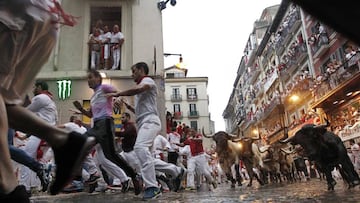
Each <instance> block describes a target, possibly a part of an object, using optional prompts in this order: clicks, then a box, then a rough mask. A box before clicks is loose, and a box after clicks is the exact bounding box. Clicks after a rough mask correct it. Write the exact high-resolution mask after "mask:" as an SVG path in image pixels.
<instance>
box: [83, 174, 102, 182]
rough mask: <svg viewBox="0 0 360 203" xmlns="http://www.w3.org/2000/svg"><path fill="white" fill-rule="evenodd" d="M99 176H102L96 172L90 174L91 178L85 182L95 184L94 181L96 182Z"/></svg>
mask: <svg viewBox="0 0 360 203" xmlns="http://www.w3.org/2000/svg"><path fill="white" fill-rule="evenodd" d="M99 178H100V176H99V175H97V174H96V173H93V174H91V175H90V178H89V179H88V180H86V181H85V184H93V183H95V182H96V181H97V180H98V179H99Z"/></svg>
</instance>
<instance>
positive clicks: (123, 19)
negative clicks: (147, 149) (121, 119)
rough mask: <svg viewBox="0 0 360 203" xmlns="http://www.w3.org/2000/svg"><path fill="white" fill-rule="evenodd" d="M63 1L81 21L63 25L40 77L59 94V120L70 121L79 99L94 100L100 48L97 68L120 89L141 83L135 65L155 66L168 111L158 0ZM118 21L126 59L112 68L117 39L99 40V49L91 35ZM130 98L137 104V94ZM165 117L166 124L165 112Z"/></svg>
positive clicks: (122, 57) (161, 100)
mask: <svg viewBox="0 0 360 203" xmlns="http://www.w3.org/2000/svg"><path fill="white" fill-rule="evenodd" d="M61 3H62V7H63V8H64V10H66V11H67V12H68V13H70V14H72V15H73V16H76V20H77V24H76V25H75V26H74V27H67V26H61V27H59V39H58V41H57V44H56V47H55V49H54V51H53V53H52V55H51V57H50V58H49V60H48V62H47V63H46V64H45V65H44V67H43V69H42V70H41V72H40V73H39V74H38V76H37V79H41V80H45V81H47V82H48V83H49V87H50V91H51V92H52V93H54V95H56V96H55V101H56V104H57V106H58V110H59V123H63V122H67V121H68V119H69V117H70V116H71V114H72V112H70V111H69V109H70V108H73V105H72V102H73V101H75V100H79V101H82V102H83V104H84V105H85V106H86V105H88V102H89V100H90V97H91V95H92V90H91V89H90V88H89V87H88V84H87V77H86V75H87V71H88V70H89V69H90V68H92V67H91V60H92V53H93V51H94V50H96V51H98V52H97V53H96V54H98V56H99V58H98V62H97V64H96V67H95V68H96V69H98V70H99V71H100V72H102V73H103V75H104V80H103V82H104V83H107V84H111V85H114V86H115V87H117V88H118V89H119V90H124V89H127V88H130V87H132V86H133V85H134V84H135V83H134V81H133V80H132V78H131V66H132V65H133V64H135V63H137V62H140V61H143V62H146V63H147V64H148V65H149V68H150V71H149V75H150V76H151V77H153V78H154V79H155V81H156V82H157V84H158V86H159V98H158V106H159V112H164V109H165V100H164V81H163V78H162V76H161V73H162V71H163V66H164V63H163V34H162V17H161V11H160V10H159V9H158V7H157V4H158V1H157V0H146V1H139V0H79V1H71V0H63V1H61ZM115 25H117V26H118V27H119V30H120V32H121V33H122V34H123V37H124V43H123V44H122V46H121V47H120V55H119V57H120V64H119V66H117V67H116V70H112V69H111V68H110V67H111V64H113V63H114V61H115V59H114V58H113V56H115V54H113V51H111V50H112V48H113V46H114V45H116V44H115V43H113V42H104V41H102V43H98V44H96V45H97V46H98V48H96V49H93V48H94V46H93V45H95V43H94V41H91V40H90V37H91V36H94V33H95V31H94V30H95V29H96V30H98V31H100V34H105V32H106V30H107V28H105V27H106V26H107V27H108V28H109V29H110V30H113V27H114V26H115ZM106 47H107V48H106ZM105 53H108V54H105ZM106 55H108V57H106ZM109 64H110V65H109ZM127 99H128V101H129V102H130V103H132V104H133V98H132V97H129V98H127ZM114 115H115V117H116V115H117V116H119V112H118V111H114ZM160 116H161V119H162V121H163V123H164V126H165V115H160ZM116 118H117V117H116ZM83 119H84V120H85V121H88V120H86V118H83ZM164 132H165V131H164Z"/></svg>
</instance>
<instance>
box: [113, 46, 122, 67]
mask: <svg viewBox="0 0 360 203" xmlns="http://www.w3.org/2000/svg"><path fill="white" fill-rule="evenodd" d="M119 65H120V49H113V65H112V68H111V69H113V70H115V69H117V68H118V67H119Z"/></svg>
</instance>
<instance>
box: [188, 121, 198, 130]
mask: <svg viewBox="0 0 360 203" xmlns="http://www.w3.org/2000/svg"><path fill="white" fill-rule="evenodd" d="M190 127H191V128H193V129H195V130H196V131H199V129H198V123H197V121H190Z"/></svg>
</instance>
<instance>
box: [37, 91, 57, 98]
mask: <svg viewBox="0 0 360 203" xmlns="http://www.w3.org/2000/svg"><path fill="white" fill-rule="evenodd" d="M40 94H46V95H47V96H48V97H50V99H53V98H54V96H53V94H51V92H49V91H47V90H43V91H41V93H40Z"/></svg>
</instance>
